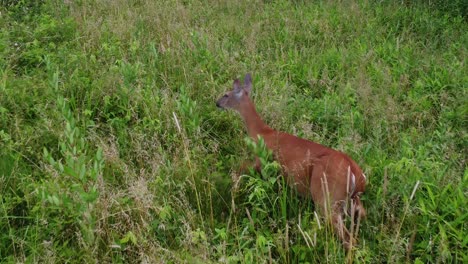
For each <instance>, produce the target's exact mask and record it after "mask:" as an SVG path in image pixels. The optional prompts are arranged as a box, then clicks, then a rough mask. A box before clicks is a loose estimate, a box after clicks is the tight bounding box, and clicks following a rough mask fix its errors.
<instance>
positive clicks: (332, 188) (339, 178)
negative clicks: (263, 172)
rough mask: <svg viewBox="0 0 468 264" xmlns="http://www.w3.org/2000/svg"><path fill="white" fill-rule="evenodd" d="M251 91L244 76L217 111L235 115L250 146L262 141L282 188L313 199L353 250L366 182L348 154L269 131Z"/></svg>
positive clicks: (225, 95)
mask: <svg viewBox="0 0 468 264" xmlns="http://www.w3.org/2000/svg"><path fill="white" fill-rule="evenodd" d="M251 91H252V77H251V76H250V74H247V75H246V76H245V79H244V84H243V85H241V83H240V81H239V80H238V79H237V80H235V81H234V85H233V89H232V91H229V92H227V93H226V94H224V95H223V97H221V98H220V99H219V100H218V101H217V102H216V106H218V107H219V108H222V109H229V108H231V109H234V110H236V111H237V112H239V113H240V115H241V117H242V119H243V120H244V122H245V125H246V127H247V132H248V134H249V136H250V137H251V138H253V139H254V140H257V137H258V136H261V137H263V139H264V141H265V144H266V146H267V148H268V149H270V150H271V151H272V152H273V156H274V159H275V160H277V161H278V162H279V163H280V164H281V167H282V171H283V175H284V177H285V178H286V182H288V184H289V185H290V186H292V187H293V188H295V189H297V191H298V193H299V194H300V195H301V196H305V197H312V200H313V201H314V203H315V204H316V206H318V207H319V209H320V211H321V212H322V213H323V214H325V217H326V218H327V219H328V221H331V224H332V225H333V228H334V229H335V232H336V233H337V235H338V236H339V238H340V239H341V240H342V242H343V246H344V247H345V248H346V249H350V248H352V246H353V244H355V243H356V242H355V239H354V238H353V235H354V234H353V231H354V232H355V233H357V229H358V228H359V221H360V219H361V218H362V217H364V216H365V214H366V212H365V209H364V207H363V206H362V204H361V201H360V199H359V195H360V194H361V193H363V192H364V188H365V184H366V176H365V175H364V173H363V172H362V170H361V169H360V168H359V166H358V165H357V164H356V162H354V161H353V160H352V159H351V158H350V157H348V156H347V155H346V154H344V153H342V152H340V151H337V150H334V149H331V148H328V147H326V146H323V145H320V144H318V143H315V142H312V141H309V140H305V139H302V138H298V137H296V136H293V135H290V134H287V133H283V132H280V131H276V130H274V129H272V128H270V127H269V126H268V125H266V124H265V123H264V122H263V120H262V119H261V118H260V116H259V115H258V113H257V111H256V110H255V105H254V103H253V102H252V100H251V99H250V98H249V94H250V92H251ZM255 167H256V169H257V170H258V169H259V168H260V162H259V159H258V158H257V160H256V166H255ZM348 205H349V206H348ZM346 213H348V214H349V215H351V216H352V220H351V229H350V230H351V232H350V231H348V229H347V228H346V226H345V224H344V217H345V215H346ZM355 227H356V229H354V228H355Z"/></svg>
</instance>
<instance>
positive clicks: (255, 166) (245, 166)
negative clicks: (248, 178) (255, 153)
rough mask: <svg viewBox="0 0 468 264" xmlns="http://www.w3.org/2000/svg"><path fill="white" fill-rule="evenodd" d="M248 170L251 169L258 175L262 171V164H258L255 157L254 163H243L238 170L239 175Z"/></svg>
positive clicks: (258, 161)
mask: <svg viewBox="0 0 468 264" xmlns="http://www.w3.org/2000/svg"><path fill="white" fill-rule="evenodd" d="M249 168H253V169H254V170H255V171H256V172H258V173H260V172H261V171H262V164H261V162H260V159H259V158H258V157H255V161H252V160H247V161H244V162H243V163H242V165H241V166H240V168H239V174H243V173H245V172H247V171H248V170H249Z"/></svg>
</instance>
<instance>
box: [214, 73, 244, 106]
mask: <svg viewBox="0 0 468 264" xmlns="http://www.w3.org/2000/svg"><path fill="white" fill-rule="evenodd" d="M251 91H252V76H250V74H249V73H248V74H246V75H245V78H244V84H243V85H242V84H241V82H240V81H239V79H236V80H235V81H234V84H233V85H232V90H231V91H229V92H227V93H225V94H224V95H223V96H222V97H221V98H219V99H218V101H216V106H217V107H219V108H221V109H229V108H232V109H235V110H239V108H240V106H241V103H242V102H243V101H244V100H245V99H248V96H249V94H250V92H251Z"/></svg>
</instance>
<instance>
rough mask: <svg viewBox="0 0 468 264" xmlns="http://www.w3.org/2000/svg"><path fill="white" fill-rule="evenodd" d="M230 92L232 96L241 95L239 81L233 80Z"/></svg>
mask: <svg viewBox="0 0 468 264" xmlns="http://www.w3.org/2000/svg"><path fill="white" fill-rule="evenodd" d="M232 91H233V92H234V94H236V95H237V94H241V92H242V86H241V84H240V81H239V79H236V80H234V84H233V85H232Z"/></svg>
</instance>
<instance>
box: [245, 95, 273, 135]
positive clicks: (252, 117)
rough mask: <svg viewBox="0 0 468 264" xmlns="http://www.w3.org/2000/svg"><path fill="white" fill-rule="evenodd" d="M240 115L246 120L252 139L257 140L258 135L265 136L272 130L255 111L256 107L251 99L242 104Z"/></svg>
mask: <svg viewBox="0 0 468 264" xmlns="http://www.w3.org/2000/svg"><path fill="white" fill-rule="evenodd" d="M239 113H240V115H241V116H242V119H243V120H244V123H245V126H246V127H247V133H248V134H249V136H250V137H251V138H253V139H256V138H257V135H263V134H265V133H267V132H269V131H271V130H272V129H271V128H270V127H269V126H268V125H266V124H265V123H264V122H263V120H262V118H261V117H260V115H258V113H257V111H256V110H255V105H254V104H253V102H252V101H251V100H250V99H249V98H247V99H246V100H245V101H244V102H243V103H242V106H241V108H240V110H239Z"/></svg>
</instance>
